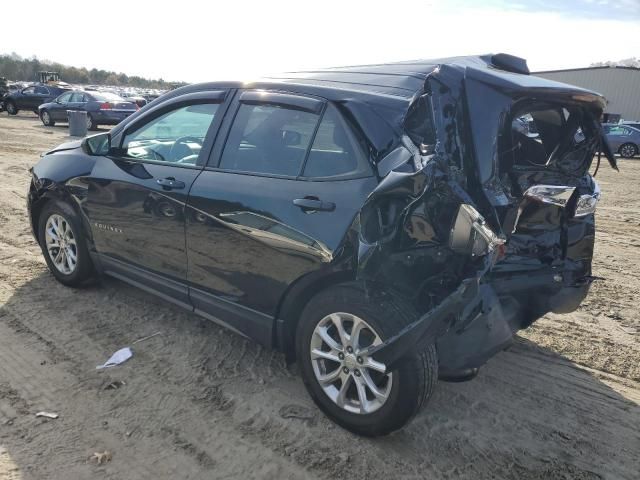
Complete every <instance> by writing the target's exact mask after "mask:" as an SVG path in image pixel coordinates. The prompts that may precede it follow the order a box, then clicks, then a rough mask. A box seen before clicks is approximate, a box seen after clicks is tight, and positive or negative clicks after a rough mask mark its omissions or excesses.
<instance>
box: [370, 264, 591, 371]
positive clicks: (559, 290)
mask: <svg viewBox="0 0 640 480" xmlns="http://www.w3.org/2000/svg"><path fill="white" fill-rule="evenodd" d="M580 275H581V274H579V273H577V272H575V271H574V270H572V269H570V268H567V269H564V268H558V267H554V268H541V269H538V270H537V271H528V272H526V273H524V272H519V273H517V274H508V275H498V276H496V275H490V274H489V275H479V276H476V277H471V278H467V279H465V280H463V282H462V283H461V284H460V286H459V287H458V288H457V289H456V290H455V291H454V292H453V293H451V294H450V295H449V296H448V297H446V298H445V299H444V300H443V301H442V302H440V303H439V304H438V305H437V306H436V307H434V308H433V309H431V310H430V311H428V312H427V313H425V314H424V315H422V316H421V317H420V318H419V319H418V320H417V321H415V322H413V323H412V324H410V325H408V326H407V327H406V328H405V329H403V330H402V331H400V332H399V333H398V334H397V335H395V336H394V337H392V338H390V339H388V340H387V341H386V342H384V343H383V344H381V345H379V346H377V347H374V348H372V349H371V351H370V354H371V356H372V357H373V358H374V360H376V361H378V362H381V363H383V364H384V365H386V368H387V370H389V371H392V370H393V369H395V368H397V367H398V365H400V364H401V363H402V361H403V360H404V359H405V358H408V357H410V356H411V355H413V354H414V353H415V352H418V351H421V350H423V349H424V348H426V346H427V345H429V344H431V343H434V342H435V343H436V346H437V349H438V357H439V364H440V371H441V373H442V374H445V375H446V374H447V373H448V372H455V371H461V370H467V369H472V368H478V367H480V366H482V365H483V364H484V363H486V362H487V360H489V359H490V358H491V357H492V356H493V355H495V354H496V353H498V352H500V351H501V350H504V349H505V348H506V347H508V346H509V345H510V344H511V342H512V339H513V335H514V334H515V333H516V332H517V331H518V330H521V329H523V328H526V327H528V326H529V324H530V321H529V320H528V319H531V321H533V320H535V319H537V318H538V317H539V316H541V315H544V314H545V313H548V312H556V313H568V312H571V311H574V310H575V309H576V308H577V307H578V306H579V305H580V303H581V302H582V300H583V299H584V298H585V297H586V296H587V293H588V291H589V286H590V284H591V282H592V281H593V277H591V276H586V275H582V276H580Z"/></svg>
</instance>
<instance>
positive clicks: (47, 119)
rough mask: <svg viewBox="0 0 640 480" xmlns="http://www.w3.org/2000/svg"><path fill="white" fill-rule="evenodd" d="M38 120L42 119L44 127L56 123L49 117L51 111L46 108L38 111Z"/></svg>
mask: <svg viewBox="0 0 640 480" xmlns="http://www.w3.org/2000/svg"><path fill="white" fill-rule="evenodd" d="M40 120H42V124H43V125H44V126H45V127H53V126H54V125H55V124H56V122H54V121H53V119H52V118H51V113H49V111H48V110H43V111H42V112H41V113H40Z"/></svg>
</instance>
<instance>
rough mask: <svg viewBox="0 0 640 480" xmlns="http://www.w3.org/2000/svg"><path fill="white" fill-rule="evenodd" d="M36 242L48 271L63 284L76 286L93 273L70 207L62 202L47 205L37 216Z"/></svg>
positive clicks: (74, 215)
mask: <svg viewBox="0 0 640 480" xmlns="http://www.w3.org/2000/svg"><path fill="white" fill-rule="evenodd" d="M38 239H39V240H40V247H41V249H42V253H43V254H44V258H45V260H46V262H47V266H48V267H49V270H50V271H51V273H52V274H53V276H54V277H56V279H57V280H58V281H59V282H60V283H63V284H64V285H67V286H70V287H77V286H80V285H82V284H85V283H87V282H89V281H90V280H93V278H94V276H95V273H94V268H93V263H92V262H91V257H90V256H89V251H88V249H87V246H86V241H85V237H84V234H83V232H82V228H81V224H80V219H79V218H78V215H77V214H76V212H75V211H74V210H73V208H72V207H71V206H70V205H68V204H66V203H64V202H61V201H50V202H48V203H47V204H46V205H45V206H44V208H43V210H42V212H41V214H40V217H39V224H38Z"/></svg>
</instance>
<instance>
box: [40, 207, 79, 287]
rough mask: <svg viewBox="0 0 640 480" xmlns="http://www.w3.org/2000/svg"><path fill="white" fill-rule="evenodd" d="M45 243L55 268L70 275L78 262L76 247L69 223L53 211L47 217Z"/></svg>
mask: <svg viewBox="0 0 640 480" xmlns="http://www.w3.org/2000/svg"><path fill="white" fill-rule="evenodd" d="M45 244H46V247H47V253H48V254H49V258H50V259H51V261H52V262H53V265H54V266H55V267H56V269H57V270H58V271H59V272H60V273H63V274H65V275H71V274H72V273H73V272H74V271H75V269H76V266H77V264H78V247H77V244H76V236H75V235H74V233H73V230H72V229H71V224H70V223H69V222H68V221H67V220H66V219H65V218H64V217H63V216H62V215H58V214H57V213H54V214H53V215H51V216H50V217H49V218H48V219H47V224H46V226H45Z"/></svg>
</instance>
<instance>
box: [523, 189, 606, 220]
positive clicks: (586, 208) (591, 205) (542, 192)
mask: <svg viewBox="0 0 640 480" xmlns="http://www.w3.org/2000/svg"><path fill="white" fill-rule="evenodd" d="M593 183H594V192H593V194H585V195H580V196H579V197H578V200H577V202H576V208H575V212H574V216H575V217H584V216H586V215H589V214H591V213H594V212H595V211H596V206H597V205H598V200H600V187H599V186H598V184H597V183H596V181H595V180H593ZM575 189H576V188H575V187H569V186H564V185H534V186H532V187H529V188H528V189H527V191H526V192H524V196H525V197H526V198H528V199H530V200H534V201H537V202H541V203H546V204H549V205H555V206H557V207H566V206H567V204H568V203H569V199H570V198H571V196H572V195H573V192H574V191H575ZM518 216H519V215H518Z"/></svg>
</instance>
